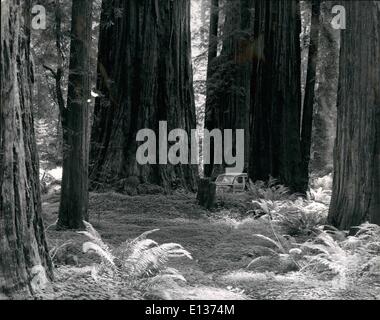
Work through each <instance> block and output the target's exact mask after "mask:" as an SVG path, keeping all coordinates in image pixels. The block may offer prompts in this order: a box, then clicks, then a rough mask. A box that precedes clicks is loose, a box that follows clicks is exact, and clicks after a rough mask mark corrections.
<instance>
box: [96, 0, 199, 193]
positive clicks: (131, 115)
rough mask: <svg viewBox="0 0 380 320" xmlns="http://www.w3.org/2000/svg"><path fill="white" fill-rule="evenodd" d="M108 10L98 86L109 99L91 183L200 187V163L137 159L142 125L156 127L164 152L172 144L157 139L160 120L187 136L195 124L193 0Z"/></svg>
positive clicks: (101, 107)
mask: <svg viewBox="0 0 380 320" xmlns="http://www.w3.org/2000/svg"><path fill="white" fill-rule="evenodd" d="M114 8H118V10H117V12H118V14H115V10H114ZM102 11H103V12H102V19H101V31H100V41H99V59H98V61H99V66H98V68H99V70H98V73H99V78H98V90H99V91H100V92H102V94H103V97H102V98H100V99H97V101H96V104H95V110H94V126H93V130H92V139H91V155H90V159H91V168H90V170H91V171H90V178H91V182H92V188H98V187H99V186H103V185H105V186H112V187H114V186H117V188H118V189H120V190H123V191H125V192H136V190H137V188H136V186H138V185H140V184H144V183H150V184H155V185H160V186H162V187H163V188H164V189H165V190H171V189H173V188H175V187H176V186H181V187H184V188H186V189H191V190H192V189H195V188H196V174H197V165H181V164H179V165H171V164H170V163H168V164H167V165H165V164H162V165H160V164H152V163H150V164H146V165H140V164H138V163H137V161H136V151H137V148H138V144H137V142H136V134H137V132H138V131H139V130H140V129H145V128H147V129H152V130H153V131H154V132H155V134H156V137H157V153H158V150H159V149H160V147H161V148H162V150H164V149H165V148H166V147H169V146H168V145H167V144H166V142H159V141H158V137H159V121H167V122H168V132H170V130H172V129H176V128H181V129H184V130H186V131H187V132H188V133H189V136H190V129H195V128H196V118H195V104H194V92H193V76H192V65H191V37H190V1H189V0H174V1H157V0H147V1H137V0H131V1H120V0H114V1H104V2H103V9H102ZM188 146H189V150H190V143H189V144H188ZM162 156H164V155H163V154H162ZM189 160H190V156H189ZM156 163H158V154H157V157H156Z"/></svg>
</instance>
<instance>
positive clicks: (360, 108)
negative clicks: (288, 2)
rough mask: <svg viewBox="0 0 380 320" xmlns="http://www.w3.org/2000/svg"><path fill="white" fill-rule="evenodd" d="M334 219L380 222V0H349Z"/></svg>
mask: <svg viewBox="0 0 380 320" xmlns="http://www.w3.org/2000/svg"><path fill="white" fill-rule="evenodd" d="M344 6H345V8H346V12H347V17H348V25H347V30H343V31H342V47H341V58H340V79H339V91H338V123H337V137H336V144H335V149H334V182H333V194H332V199H331V207H330V213H329V218H328V220H329V222H330V223H332V224H333V225H334V226H336V227H338V228H341V229H347V228H349V227H351V226H357V225H359V224H361V223H363V222H365V221H370V222H372V223H376V224H380V72H379V61H380V3H379V1H347V2H345V4H344Z"/></svg>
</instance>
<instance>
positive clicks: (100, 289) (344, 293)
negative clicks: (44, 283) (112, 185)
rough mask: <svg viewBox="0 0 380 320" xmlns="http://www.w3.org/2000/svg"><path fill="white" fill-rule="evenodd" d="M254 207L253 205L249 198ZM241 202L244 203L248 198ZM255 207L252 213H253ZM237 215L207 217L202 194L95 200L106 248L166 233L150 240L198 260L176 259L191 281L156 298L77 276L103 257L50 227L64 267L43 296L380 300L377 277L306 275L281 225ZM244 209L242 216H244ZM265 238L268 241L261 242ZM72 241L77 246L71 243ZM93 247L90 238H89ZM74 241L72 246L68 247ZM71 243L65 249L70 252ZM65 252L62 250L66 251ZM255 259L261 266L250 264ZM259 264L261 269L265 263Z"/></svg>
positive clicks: (55, 202) (93, 210) (157, 292)
mask: <svg viewBox="0 0 380 320" xmlns="http://www.w3.org/2000/svg"><path fill="white" fill-rule="evenodd" d="M246 200H247V201H246V203H247V206H249V204H248V203H250V201H249V199H246ZM241 203H244V201H243V200H242V201H241ZM58 206H59V196H58V195H54V194H53V195H49V196H46V197H45V199H44V204H43V208H44V218H45V223H46V225H47V226H49V225H50V226H51V225H52V224H54V222H55V220H56V219H57V211H58ZM247 208H248V207H247ZM247 208H246V207H245V206H244V205H243V206H242V207H240V209H239V210H240V211H241V213H242V215H241V216H240V217H239V212H234V213H233V214H232V215H231V210H229V209H228V210H226V209H223V208H219V210H216V211H215V212H212V213H211V212H207V211H205V210H203V209H202V208H201V207H199V206H198V205H197V204H196V199H195V196H194V195H185V194H177V195H172V196H164V195H147V196H135V197H130V196H125V195H120V194H116V193H105V194H91V195H90V216H91V223H92V225H93V226H94V227H95V229H96V230H97V231H98V232H99V233H100V235H101V237H102V239H103V240H104V242H105V243H107V244H109V245H110V246H113V247H117V246H119V245H120V244H122V243H123V242H124V241H126V240H127V239H134V238H136V237H137V236H139V235H140V234H142V233H143V232H146V231H149V230H152V229H159V231H157V232H155V233H153V234H152V235H151V236H150V238H151V239H153V240H155V241H157V242H158V243H171V242H176V243H179V244H181V245H182V246H183V247H184V248H185V249H186V250H188V251H189V252H190V253H191V254H192V257H193V260H189V259H184V258H177V259H171V260H170V262H169V266H170V267H173V268H176V269H177V270H178V271H179V272H180V273H181V274H182V275H183V276H184V277H185V278H186V280H187V282H186V283H182V284H179V283H177V282H173V281H170V282H163V283H160V284H159V285H157V286H155V287H154V288H151V289H150V290H149V292H147V291H145V292H139V291H136V290H134V289H132V288H127V287H125V288H118V289H117V290H116V289H115V288H116V287H118V284H117V283H109V286H107V287H106V288H105V287H104V285H99V284H97V283H96V281H94V280H93V279H91V277H84V276H81V275H79V276H78V274H76V272H75V271H76V270H79V269H78V268H79V267H84V266H89V265H91V264H94V263H97V262H99V258H98V257H97V256H96V255H84V254H83V253H82V252H81V246H82V243H83V242H84V241H86V239H85V237H84V236H83V235H79V234H77V233H74V232H63V233H62V232H57V231H55V230H54V227H48V230H47V236H48V242H49V246H50V248H52V247H56V248H60V249H59V250H58V251H57V254H56V255H55V257H54V262H55V264H56V265H57V267H58V268H57V269H56V275H57V276H56V281H55V282H54V284H53V288H52V289H53V290H51V291H50V292H49V293H48V294H45V295H42V296H41V297H42V298H53V299H143V298H144V299H157V298H158V299H221V300H223V299H231V300H233V299H380V277H379V275H380V273H379V274H376V277H375V278H373V277H372V278H368V277H364V276H363V274H361V275H356V276H352V277H353V278H349V279H348V280H347V281H345V282H344V284H343V285H342V282H341V281H340V282H339V281H338V282H337V281H335V279H334V278H326V279H324V278H321V277H318V276H314V275H312V274H311V273H307V272H299V271H296V270H295V268H294V264H292V263H285V264H284V263H282V261H283V260H281V259H282V257H283V256H287V255H284V254H279V255H274V254H273V252H274V251H278V245H276V243H275V241H273V243H272V242H270V241H268V239H266V238H265V237H268V238H272V239H273V238H274V239H275V240H279V241H280V242H282V241H284V243H283V244H284V246H285V242H286V241H287V240H286V239H285V237H282V236H281V235H282V234H284V232H285V230H283V229H282V228H281V227H277V226H276V234H278V236H277V237H279V238H277V239H276V238H275V237H274V234H273V226H271V225H270V223H269V222H268V220H267V219H265V218H264V217H262V218H259V219H254V218H253V217H250V216H244V213H245V212H243V211H244V209H247ZM239 210H238V211H239ZM257 234H260V235H261V236H257ZM291 240H292V241H293V242H304V241H305V237H304V236H299V237H297V236H294V237H292V238H291ZM70 241H71V242H70ZM87 241H88V239H87ZM68 242H69V243H68ZM62 244H63V246H62ZM61 246H62V247H61ZM253 259H255V263H254V264H253V265H251V266H250V267H249V268H247V266H248V265H249V264H250V263H251V262H252V260H253ZM258 262H259V263H258Z"/></svg>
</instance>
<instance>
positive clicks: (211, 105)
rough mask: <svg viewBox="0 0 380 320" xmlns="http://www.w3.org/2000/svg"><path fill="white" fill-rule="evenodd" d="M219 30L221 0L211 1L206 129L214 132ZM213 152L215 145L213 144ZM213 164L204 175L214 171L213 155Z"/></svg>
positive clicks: (205, 166)
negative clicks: (215, 76) (214, 85)
mask: <svg viewBox="0 0 380 320" xmlns="http://www.w3.org/2000/svg"><path fill="white" fill-rule="evenodd" d="M218 30H219V0H211V6H210V29H209V41H208V54H207V80H206V105H205V129H208V130H212V129H214V128H215V126H216V119H215V113H216V112H215V107H216V106H215V100H216V97H215V95H214V92H215V87H213V82H214V75H215V72H216V71H217V68H218V60H217V59H216V58H217V55H218ZM210 147H211V150H213V147H214V144H213V142H211V145H210ZM210 160H211V162H210V163H207V164H205V165H204V174H205V176H207V177H209V176H211V175H212V170H213V162H214V161H213V153H212V154H211V159H210Z"/></svg>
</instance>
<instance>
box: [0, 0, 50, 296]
mask: <svg viewBox="0 0 380 320" xmlns="http://www.w3.org/2000/svg"><path fill="white" fill-rule="evenodd" d="M30 3H31V2H30V1H29V0H26V1H2V2H1V49H0V52H1V55H0V75H1V104H0V239H1V241H0V294H5V295H13V294H15V293H16V292H18V291H20V292H23V293H27V294H28V293H34V292H35V291H36V290H38V289H39V288H38V285H37V281H35V282H32V279H34V277H35V276H38V277H39V279H40V280H43V279H47V278H49V277H50V278H51V277H52V265H51V261H50V258H49V253H48V249H47V245H46V240H45V234H44V226H43V222H42V217H41V199H40V190H39V166H38V155H37V149H36V142H35V136H34V128H33V116H32V111H31V106H32V103H31V97H32V90H31V81H32V65H31V60H30V59H31V54H30V23H31V21H30ZM41 284H43V281H42V282H41Z"/></svg>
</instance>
